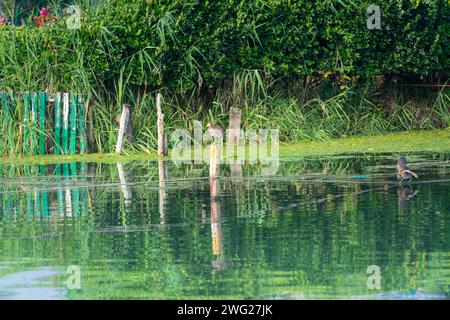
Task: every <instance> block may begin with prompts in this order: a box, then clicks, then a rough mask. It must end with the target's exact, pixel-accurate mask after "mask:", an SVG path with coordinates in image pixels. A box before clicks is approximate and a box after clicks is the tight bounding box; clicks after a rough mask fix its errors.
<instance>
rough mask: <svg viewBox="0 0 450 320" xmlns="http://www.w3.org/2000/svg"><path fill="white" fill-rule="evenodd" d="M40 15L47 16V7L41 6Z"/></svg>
mask: <svg viewBox="0 0 450 320" xmlns="http://www.w3.org/2000/svg"><path fill="white" fill-rule="evenodd" d="M41 16H42V17H47V16H48V13H47V8H42V9H41Z"/></svg>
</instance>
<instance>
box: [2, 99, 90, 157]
mask: <svg viewBox="0 0 450 320" xmlns="http://www.w3.org/2000/svg"><path fill="white" fill-rule="evenodd" d="M88 101H89V99H88V98H87V96H86V95H82V94H76V93H61V92H58V93H55V94H49V93H46V92H22V93H14V92H10V93H6V92H0V104H1V114H2V118H3V119H2V121H1V122H0V125H1V129H2V134H7V132H12V133H11V134H10V135H14V136H15V137H14V138H13V139H12V138H11V137H8V138H9V139H6V140H5V141H6V142H0V153H3V152H4V151H5V149H6V148H7V147H8V145H7V144H8V143H9V146H10V145H11V144H15V145H16V146H20V149H21V153H23V154H28V155H30V154H31V155H35V154H40V155H42V154H50V153H54V154H77V153H81V154H83V153H86V151H87V138H86V114H87V112H86V110H87V108H88V106H89V104H88ZM17 124H19V125H20V127H19V128H18V130H12V129H11V128H14V129H17ZM11 140H13V142H12V143H11ZM16 149H17V148H16Z"/></svg>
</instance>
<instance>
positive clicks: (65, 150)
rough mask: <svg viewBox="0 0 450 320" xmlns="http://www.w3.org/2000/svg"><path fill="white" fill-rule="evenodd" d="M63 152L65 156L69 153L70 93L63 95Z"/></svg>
mask: <svg viewBox="0 0 450 320" xmlns="http://www.w3.org/2000/svg"><path fill="white" fill-rule="evenodd" d="M62 150H63V153H64V154H67V153H68V152H69V93H67V92H64V93H63V132H62Z"/></svg>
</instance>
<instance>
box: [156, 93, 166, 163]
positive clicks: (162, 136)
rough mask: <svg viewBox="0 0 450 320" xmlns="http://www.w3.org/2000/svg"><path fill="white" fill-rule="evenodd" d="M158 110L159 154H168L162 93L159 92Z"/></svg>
mask: <svg viewBox="0 0 450 320" xmlns="http://www.w3.org/2000/svg"><path fill="white" fill-rule="evenodd" d="M156 111H157V113H158V118H157V123H156V124H157V127H158V155H159V156H163V157H165V156H167V154H168V149H167V137H165V133H164V114H163V113H162V110H161V93H159V92H158V94H157V95H156Z"/></svg>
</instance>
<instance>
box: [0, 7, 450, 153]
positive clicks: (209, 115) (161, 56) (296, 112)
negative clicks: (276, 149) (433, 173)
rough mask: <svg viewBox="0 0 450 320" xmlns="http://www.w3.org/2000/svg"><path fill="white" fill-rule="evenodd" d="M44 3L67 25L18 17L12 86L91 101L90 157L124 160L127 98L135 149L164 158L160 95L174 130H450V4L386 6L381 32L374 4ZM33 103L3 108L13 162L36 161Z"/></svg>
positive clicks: (8, 33)
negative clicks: (28, 121)
mask: <svg viewBox="0 0 450 320" xmlns="http://www.w3.org/2000/svg"><path fill="white" fill-rule="evenodd" d="M69 3H76V4H77V5H79V7H80V12H81V17H80V19H81V23H80V28H79V29H69V28H68V27H67V24H66V23H67V20H68V19H69V20H70V19H71V18H72V17H71V16H68V15H67V12H65V9H66V8H67V5H68V4H69ZM39 5H40V6H44V5H47V7H48V11H49V14H50V15H52V16H53V15H54V16H57V17H58V20H57V21H55V22H49V23H47V24H45V25H43V26H41V27H40V28H37V27H36V26H34V24H33V22H32V17H33V15H39V10H40V9H41V8H40V7H38V6H36V7H33V6H32V5H29V6H27V11H26V12H25V13H24V14H23V15H21V16H20V17H17V19H9V20H10V21H12V20H17V22H18V24H14V25H13V24H3V25H1V26H0V91H4V92H6V93H8V94H9V95H10V96H12V97H13V98H12V99H14V94H15V93H19V94H20V93H23V92H33V91H35V92H39V91H44V90H45V91H46V92H49V93H56V92H70V93H80V94H83V95H84V94H85V95H87V96H88V97H89V98H90V101H91V102H92V103H91V105H90V107H89V110H86V116H87V117H88V119H87V121H88V122H89V123H91V124H92V131H91V134H90V139H89V140H90V141H89V153H99V154H108V153H111V152H114V149H115V146H116V140H117V131H118V116H119V114H120V112H121V109H122V105H123V104H129V105H130V106H131V109H130V110H131V113H130V119H131V121H130V124H131V125H132V134H131V137H132V139H131V140H132V141H130V143H128V144H127V145H125V152H126V153H128V154H136V153H142V152H143V153H151V152H152V151H154V150H156V149H157V135H156V132H157V124H156V122H157V121H156V119H157V115H156V98H155V97H156V95H157V93H161V94H162V96H163V101H162V109H163V113H164V116H165V117H164V124H165V130H166V132H173V131H174V130H175V129H178V128H186V129H188V130H191V129H192V125H193V123H194V121H201V122H202V125H203V126H205V125H206V123H208V122H211V123H215V124H218V125H220V126H222V127H223V128H226V127H227V124H228V119H229V110H230V108H231V107H234V108H240V109H241V110H242V122H241V124H242V129H244V130H249V129H254V130H259V129H278V130H279V132H280V141H282V142H287V143H294V144H295V143H297V142H300V141H311V140H315V141H330V140H332V139H337V138H342V137H350V136H375V135H382V134H389V133H393V132H403V131H408V132H410V131H421V130H433V129H445V128H448V127H450V110H449V108H450V88H449V87H448V85H449V82H448V79H449V76H450V59H449V57H448V54H446V53H448V52H449V50H450V47H449V44H450V41H449V37H448V30H449V28H450V19H449V15H448V9H449V6H450V4H449V3H448V1H447V0H437V1H432V2H424V1H417V2H415V3H412V2H411V1H409V0H402V1H398V0H388V1H385V2H383V4H382V7H381V11H382V13H383V15H382V22H381V24H382V29H381V30H371V29H368V28H367V25H366V23H367V8H368V5H370V3H369V2H367V1H363V0H352V1H348V2H346V3H344V2H343V1H334V0H325V1H322V2H320V4H317V3H315V2H314V1H309V0H301V1H294V2H286V1H281V0H274V1H268V2H267V3H266V2H264V1H263V2H257V3H254V2H251V1H250V2H248V1H237V0H236V1H235V0H233V1H217V2H201V1H200V2H199V1H189V0H161V1H147V0H135V1H132V2H130V1H125V0H104V1H89V0H78V1H62V2H55V1H48V2H47V1H44V0H42V1H39ZM3 14H4V15H5V16H7V15H8V13H7V12H5V13H3ZM0 15H1V14H0ZM130 17H133V19H130ZM342 17H346V18H342ZM398 35H407V36H405V37H399V36H398ZM22 105H23V103H22V104H21V103H19V102H18V103H17V106H16V108H15V109H14V112H13V114H12V115H11V118H9V117H6V116H5V114H4V111H3V108H0V134H1V136H2V139H1V141H0V150H2V154H3V155H5V156H18V155H20V154H23V153H26V151H25V150H26V147H25V146H24V143H23V140H24V139H22V131H24V128H22V127H21V126H20V125H18V124H21V123H24V118H25V117H26V115H25V114H24V110H23V109H24V108H23V107H22ZM11 120H12V121H11ZM41 131H42V130H41ZM44 134H45V136H46V137H47V140H48V141H50V144H51V143H52V141H53V140H54V139H53V138H54V137H53V132H51V131H48V132H45V133H44ZM169 147H173V145H169ZM49 150H50V151H49V152H52V150H53V149H52V147H50V148H49ZM317 152H320V150H318V151H317ZM62 158H63V157H62Z"/></svg>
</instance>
